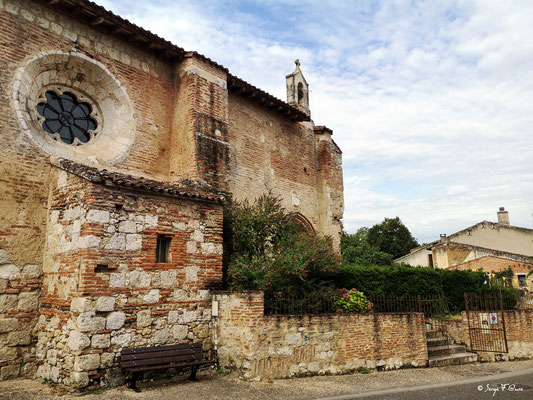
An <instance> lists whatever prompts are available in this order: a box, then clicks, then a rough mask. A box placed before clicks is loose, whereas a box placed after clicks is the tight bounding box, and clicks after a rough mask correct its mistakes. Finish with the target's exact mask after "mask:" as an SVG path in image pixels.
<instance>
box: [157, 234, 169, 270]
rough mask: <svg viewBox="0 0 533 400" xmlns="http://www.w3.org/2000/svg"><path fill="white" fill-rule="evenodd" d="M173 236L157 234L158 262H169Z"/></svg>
mask: <svg viewBox="0 0 533 400" xmlns="http://www.w3.org/2000/svg"><path fill="white" fill-rule="evenodd" d="M170 241H171V238H170V237H169V236H165V235H157V245H156V248H155V262H156V263H163V264H164V263H168V261H169V257H168V255H169V254H168V252H169V249H170Z"/></svg>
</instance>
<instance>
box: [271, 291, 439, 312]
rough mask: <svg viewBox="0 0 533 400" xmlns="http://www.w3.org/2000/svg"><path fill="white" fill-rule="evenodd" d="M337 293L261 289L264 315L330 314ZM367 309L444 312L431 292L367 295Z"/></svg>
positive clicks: (372, 310) (373, 310) (335, 309)
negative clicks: (281, 291) (297, 292)
mask: <svg viewBox="0 0 533 400" xmlns="http://www.w3.org/2000/svg"><path fill="white" fill-rule="evenodd" d="M336 299H337V295H336V294H335V292H334V291H325V292H318V293H312V294H309V295H302V294H284V293H273V292H265V315H304V314H332V313H337V312H339V310H338V309H337V307H335V300H336ZM370 303H371V306H370V310H369V312H374V313H405V312H422V313H424V315H425V316H426V317H433V316H437V315H443V314H445V313H447V309H446V305H445V302H444V299H443V298H442V297H435V296H403V297H396V296H385V295H384V296H375V297H372V298H371V299H370Z"/></svg>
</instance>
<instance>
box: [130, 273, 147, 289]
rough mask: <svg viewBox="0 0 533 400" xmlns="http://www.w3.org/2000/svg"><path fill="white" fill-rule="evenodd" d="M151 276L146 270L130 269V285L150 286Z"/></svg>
mask: <svg viewBox="0 0 533 400" xmlns="http://www.w3.org/2000/svg"><path fill="white" fill-rule="evenodd" d="M151 281H152V278H151V276H150V274H149V273H148V272H144V271H131V273H130V286H133V287H150V285H151Z"/></svg>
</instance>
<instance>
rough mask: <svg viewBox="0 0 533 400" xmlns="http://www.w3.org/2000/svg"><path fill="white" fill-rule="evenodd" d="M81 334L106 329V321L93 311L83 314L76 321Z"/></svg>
mask: <svg viewBox="0 0 533 400" xmlns="http://www.w3.org/2000/svg"><path fill="white" fill-rule="evenodd" d="M76 323H77V325H78V329H79V330H80V332H93V331H100V330H103V329H105V325H106V319H105V318H104V317H96V316H95V313H94V312H93V311H90V312H85V313H81V314H80V315H79V316H78V319H77V321H76Z"/></svg>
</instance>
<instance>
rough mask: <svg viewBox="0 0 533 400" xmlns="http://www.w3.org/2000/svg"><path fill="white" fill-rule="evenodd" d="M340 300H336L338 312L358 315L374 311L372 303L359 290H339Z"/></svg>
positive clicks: (335, 304) (335, 305)
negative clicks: (357, 313)
mask: <svg viewBox="0 0 533 400" xmlns="http://www.w3.org/2000/svg"><path fill="white" fill-rule="evenodd" d="M337 295H338V298H337V299H336V300H335V303H334V308H335V309H336V310H337V312H344V313H356V312H368V311H370V310H372V303H371V302H369V301H368V299H367V298H366V296H365V294H364V293H363V292H359V291H358V290H357V289H355V288H352V289H350V290H348V289H338V290H337Z"/></svg>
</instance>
